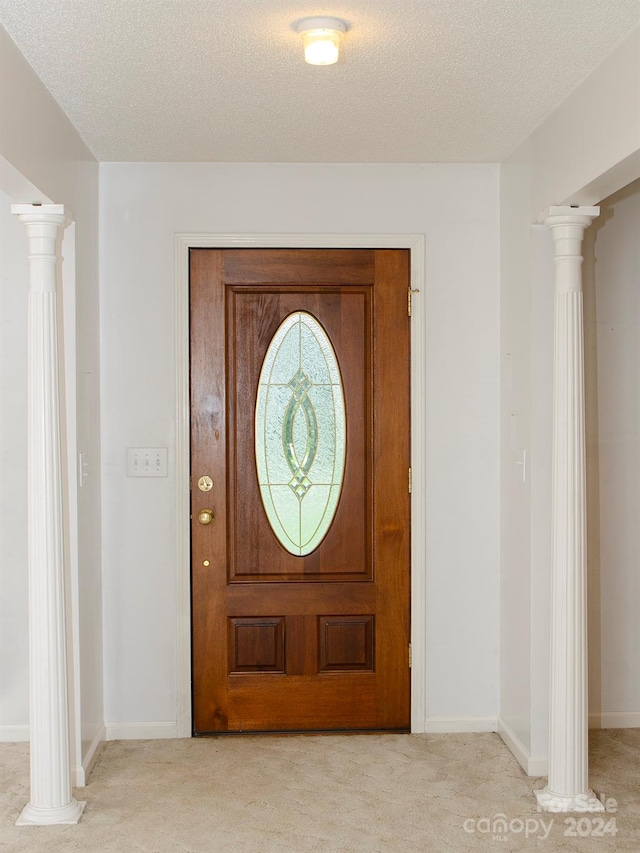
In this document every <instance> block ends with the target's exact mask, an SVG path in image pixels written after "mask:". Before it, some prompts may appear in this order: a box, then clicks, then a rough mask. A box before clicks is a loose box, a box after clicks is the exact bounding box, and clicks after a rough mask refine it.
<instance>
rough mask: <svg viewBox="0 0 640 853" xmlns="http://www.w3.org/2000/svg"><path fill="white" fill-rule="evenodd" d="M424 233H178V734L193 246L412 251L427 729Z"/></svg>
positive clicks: (415, 643) (414, 680)
mask: <svg viewBox="0 0 640 853" xmlns="http://www.w3.org/2000/svg"><path fill="white" fill-rule="evenodd" d="M425 243H426V239H425V235H424V234H257V233H232V234H223V233H213V234H207V233H184V234H183V233H180V234H176V235H175V306H174V309H175V311H174V348H175V349H174V354H175V366H176V375H175V389H176V460H175V501H176V697H177V698H176V716H177V734H178V737H191V732H192V701H191V519H190V500H191V494H190V484H189V477H190V475H191V471H190V411H189V368H190V364H189V249H232V248H235V249H239V248H245V249H409V252H410V258H411V261H410V270H411V279H410V281H411V287H412V289H414V290H417V291H418V295H417V298H414V299H413V305H412V311H411V315H412V319H411V465H412V473H413V487H412V493H411V518H412V522H413V521H415V520H416V519H421V520H422V521H423V523H417V524H416V523H412V525H411V649H412V658H413V660H412V667H411V732H412V733H420V732H424V731H425V730H426V725H425V723H426V658H427V642H426V629H427V618H426V616H427V613H426V610H427V602H426V556H427V536H426V524H425V523H424V520H425V519H426V509H427V501H426V367H427V361H426V320H427V312H426V278H425V276H426V268H425Z"/></svg>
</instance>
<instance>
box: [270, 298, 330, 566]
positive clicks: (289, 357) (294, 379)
mask: <svg viewBox="0 0 640 853" xmlns="http://www.w3.org/2000/svg"><path fill="white" fill-rule="evenodd" d="M255 432H256V436H255V439H256V467H257V472H258V483H259V484H260V494H261V496H262V503H263V504H264V508H265V512H266V514H267V518H268V519H269V524H270V525H271V528H272V530H273V532H274V534H275V535H276V537H277V538H278V540H279V542H280V543H281V544H282V545H283V546H284V547H285V548H286V549H287V551H289V553H291V554H295V555H296V556H299V557H304V556H305V554H310V553H311V551H313V550H315V549H316V548H317V547H318V545H319V544H320V543H321V542H322V540H323V539H324V537H325V536H326V534H327V531H328V530H329V527H330V526H331V522H332V521H333V517H334V515H335V512H336V509H337V506H338V500H339V498H340V491H341V489H342V479H343V474H344V460H345V447H346V421H345V407H344V392H343V389H342V380H341V377H340V368H339V367H338V362H337V359H336V355H335V352H334V351H333V347H332V346H331V341H330V340H329V338H328V337H327V333H326V332H325V331H324V329H323V328H322V326H321V325H320V323H319V322H318V321H317V320H316V319H315V317H312V316H311V314H307V313H306V312H305V311H296V312H295V313H294V314H290V315H289V316H288V317H286V318H285V320H284V321H283V322H282V324H281V325H280V327H279V328H278V330H277V332H276V333H275V335H274V336H273V340H272V341H271V343H270V344H269V347H268V349H267V353H266V355H265V357H264V363H263V365H262V370H261V371H260V380H259V383H258V396H257V400H256V424H255Z"/></svg>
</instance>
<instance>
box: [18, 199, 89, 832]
mask: <svg viewBox="0 0 640 853" xmlns="http://www.w3.org/2000/svg"><path fill="white" fill-rule="evenodd" d="M13 210H14V213H17V214H18V216H19V218H20V221H21V222H22V223H23V224H24V225H25V227H26V229H27V235H28V239H29V299H28V389H27V395H28V423H27V452H28V462H27V466H28V474H27V480H28V498H27V513H28V518H27V521H28V524H27V527H28V563H29V685H30V740H31V745H30V749H31V799H30V802H29V803H28V805H27V806H26V807H25V809H24V810H23V812H22V814H21V816H20V818H19V820H18V824H19V825H24V824H34V823H37V824H51V823H77V822H78V820H79V819H80V815H81V814H82V809H83V807H84V803H78V802H77V801H76V800H75V799H74V798H73V796H72V790H71V772H70V759H69V707H68V684H67V647H66V621H65V578H64V543H63V536H64V527H63V524H64V523H63V497H62V468H61V445H60V410H59V385H58V329H57V305H56V273H57V263H58V242H59V241H58V236H59V233H60V229H61V228H62V227H63V226H64V224H65V216H64V211H63V209H62V208H61V207H60V206H59V205H46V206H42V207H40V208H38V207H32V206H30V205H15V206H14V208H13Z"/></svg>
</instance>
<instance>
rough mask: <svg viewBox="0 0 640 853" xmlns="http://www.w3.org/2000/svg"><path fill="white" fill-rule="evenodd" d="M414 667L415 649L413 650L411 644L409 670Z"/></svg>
mask: <svg viewBox="0 0 640 853" xmlns="http://www.w3.org/2000/svg"><path fill="white" fill-rule="evenodd" d="M412 666H413V649H412V648H411V643H409V669H411V667H412Z"/></svg>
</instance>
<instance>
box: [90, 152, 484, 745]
mask: <svg viewBox="0 0 640 853" xmlns="http://www.w3.org/2000/svg"><path fill="white" fill-rule="evenodd" d="M100 172H101V190H100V198H101V232H100V233H101V339H102V388H103V403H102V417H103V421H102V423H103V427H102V429H103V458H104V471H103V479H104V485H103V511H104V515H103V519H104V520H103V524H104V554H103V559H104V620H105V622H104V636H105V715H106V719H107V720H108V722H109V723H114V724H116V723H120V724H122V723H147V722H171V721H175V720H176V688H175V680H176V671H175V667H176V657H175V631H176V629H175V607H176V598H175V588H176V561H175V549H176V542H175V530H174V528H175V525H174V509H175V507H174V490H175V483H174V475H173V461H174V449H175V413H174V406H175V387H174V385H175V383H174V354H173V321H174V315H173V312H174V305H173V300H174V257H173V252H174V234H175V233H176V232H210V233H214V232H225V233H230V232H251V231H255V232H276V233H277V232H309V233H323V232H334V233H370V232H383V233H384V232H394V233H403V232H407V233H424V234H426V246H427V249H426V253H427V291H426V293H424V294H421V295H420V298H425V299H426V300H427V312H428V329H427V353H428V356H427V360H428V364H427V387H426V388H425V393H426V399H427V407H428V423H427V454H426V455H427V471H426V482H427V484H428V485H427V507H428V509H427V518H426V519H415V520H414V523H416V524H426V526H427V541H428V558H427V594H428V622H427V634H428V637H427V648H428V662H427V671H428V684H427V697H428V698H427V708H426V709H425V711H426V714H427V716H428V717H464V718H478V717H483V718H486V717H493V718H495V716H496V714H497V708H498V645H499V631H498V568H499V553H498V543H499V539H498V521H499V519H498V491H499V484H498V453H499V441H498V436H499V422H498V405H499V403H498V393H499V376H498V365H499V359H498V350H499V347H498V333H499V323H498V316H499V302H498V300H499V279H498V269H499V268H498V239H497V238H498V231H497V228H498V181H497V168H496V167H495V166H352V165H350V166H340V165H316V166H314V165H212V164H188V165H184V164H182V165H180V164H156V165H153V164H103V165H102V166H101V169H100ZM127 446H168V447H169V458H170V460H171V462H170V476H169V477H168V478H167V479H166V480H164V479H153V480H146V479H127V477H126V448H127ZM137 731H140V732H142V731H143V730H142V729H137ZM147 731H150V730H147ZM167 731H171V729H170V728H168V729H167Z"/></svg>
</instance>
